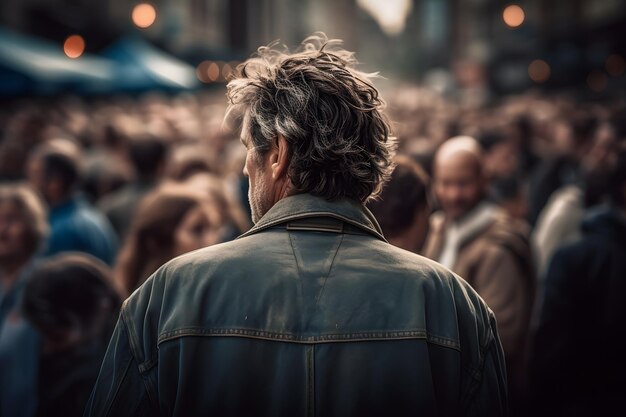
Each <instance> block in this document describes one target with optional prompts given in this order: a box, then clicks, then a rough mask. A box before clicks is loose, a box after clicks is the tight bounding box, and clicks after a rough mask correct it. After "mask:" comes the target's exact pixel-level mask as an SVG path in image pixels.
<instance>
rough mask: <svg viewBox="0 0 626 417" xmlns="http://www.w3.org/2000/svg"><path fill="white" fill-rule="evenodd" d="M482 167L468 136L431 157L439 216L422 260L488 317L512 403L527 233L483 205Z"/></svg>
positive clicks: (526, 278)
mask: <svg viewBox="0 0 626 417" xmlns="http://www.w3.org/2000/svg"><path fill="white" fill-rule="evenodd" d="M482 162H483V156H482V150H481V148H480V145H479V144H478V142H477V141H476V140H475V139H474V138H471V137H468V136H460V137H455V138H452V139H449V140H448V141H446V142H445V143H444V144H443V145H442V146H441V147H440V148H439V150H438V151H437V154H436V155H435V161H434V167H433V190H434V193H435V195H436V197H437V200H438V203H439V206H440V208H441V211H439V212H436V213H434V214H433V215H432V216H431V224H430V227H431V230H430V234H429V236H428V240H427V242H426V246H425V250H424V254H425V255H426V256H427V257H429V258H431V259H434V260H436V261H438V262H440V263H441V264H443V265H445V266H447V267H449V268H451V269H452V270H453V271H454V272H456V273H457V274H459V275H460V276H461V277H463V278H464V279H465V280H467V281H468V283H469V284H470V285H471V286H472V287H473V288H474V289H475V290H476V291H477V292H478V293H479V294H480V296H481V297H482V298H483V299H484V300H485V301H486V302H487V305H489V307H491V309H492V310H493V311H494V313H495V315H496V320H497V322H498V331H499V333H500V337H501V340H502V346H503V348H504V353H505V356H506V359H507V369H508V375H509V391H510V394H511V397H512V398H511V400H513V401H514V400H515V397H516V396H518V395H519V393H520V390H521V389H522V388H521V387H522V386H523V380H524V377H523V368H524V366H523V352H524V345H525V342H526V336H527V332H528V324H529V319H530V312H531V307H532V305H531V304H532V298H533V297H532V295H533V294H534V271H533V267H532V265H533V264H532V259H531V252H530V246H529V243H528V227H527V226H526V225H525V224H524V223H522V222H521V221H520V220H515V219H513V218H512V217H510V216H509V215H508V214H506V212H505V211H504V210H503V209H501V208H499V207H497V206H496V205H494V204H492V203H491V202H489V201H488V200H487V199H486V191H487V180H486V177H485V175H484V171H483V163H482Z"/></svg>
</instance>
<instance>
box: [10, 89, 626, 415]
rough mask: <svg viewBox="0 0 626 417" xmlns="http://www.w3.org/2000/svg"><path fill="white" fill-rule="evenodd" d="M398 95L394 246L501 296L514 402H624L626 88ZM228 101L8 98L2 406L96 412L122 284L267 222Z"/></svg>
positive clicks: (389, 212)
mask: <svg viewBox="0 0 626 417" xmlns="http://www.w3.org/2000/svg"><path fill="white" fill-rule="evenodd" d="M384 96H386V97H387V99H388V115H389V116H390V119H391V120H392V121H393V133H394V135H395V136H396V140H397V145H398V156H397V157H396V163H397V167H396V169H395V171H394V173H393V176H392V179H391V180H390V182H389V183H388V184H387V186H386V187H385V189H384V191H383V195H382V197H381V198H380V199H379V200H377V201H373V202H370V203H369V207H370V209H371V210H372V212H373V213H374V214H375V216H376V218H377V219H378V220H379V222H380V224H381V227H382V229H383V231H384V233H385V236H386V237H387V239H388V240H389V241H390V242H391V243H393V244H395V245H397V246H400V247H402V248H404V249H406V250H409V251H412V252H416V253H419V254H422V255H424V256H427V257H429V258H432V259H435V260H436V261H438V262H440V263H442V264H444V265H446V266H447V267H449V268H450V269H452V270H453V271H454V272H455V273H457V274H458V275H459V276H461V277H462V278H464V279H465V280H466V281H468V282H469V284H470V285H472V287H473V288H474V289H476V290H477V292H478V293H479V294H480V295H481V296H482V297H483V299H484V300H485V301H486V302H487V304H488V305H489V306H490V307H491V308H492V310H493V311H494V312H495V315H496V318H497V320H498V329H499V333H500V337H501V342H502V345H503V347H504V351H505V355H506V361H507V371H508V383H509V397H510V400H511V408H512V412H513V413H514V414H516V415H525V414H529V415H536V414H540V413H546V414H550V415H590V411H591V410H596V411H598V410H602V407H607V408H606V409H607V410H611V408H610V407H611V406H612V405H614V404H617V403H618V401H619V400H620V398H621V396H623V389H624V382H623V381H624V375H626V369H624V368H625V367H626V365H625V364H626V361H625V360H624V359H623V358H622V356H623V352H624V351H626V345H625V343H626V342H625V341H626V335H625V334H624V333H625V331H624V328H625V326H623V324H622V323H621V322H622V321H623V320H624V319H626V307H625V306H626V303H623V302H622V301H621V294H622V293H623V290H625V289H626V288H625V279H624V278H626V153H625V149H626V147H625V144H626V141H625V139H626V108H625V107H624V103H619V102H618V103H606V102H591V103H588V102H580V101H577V100H575V99H573V98H571V97H567V96H557V97H546V96H542V95H539V94H536V93H528V94H525V95H522V96H516V97H510V98H506V99H502V100H500V101H499V102H497V103H494V104H490V105H488V106H481V107H472V106H462V105H459V104H457V103H456V102H455V101H454V100H449V99H446V98H444V97H442V96H440V95H438V94H436V93H434V92H432V91H430V90H426V89H421V88H417V87H412V86H408V87H402V88H397V89H395V90H394V91H391V92H389V94H384ZM225 108H226V99H225V97H224V95H223V93H222V92H220V93H217V92H208V93H198V94H193V95H192V94H189V95H186V94H185V95H177V96H164V95H158V94H149V95H146V96H142V97H134V98H129V97H109V98H93V99H88V100H86V99H79V98H75V97H67V98H55V99H30V100H24V101H16V102H12V103H11V105H10V106H4V107H0V415H3V416H4V415H7V416H9V415H10V416H32V415H40V416H47V415H64V416H74V415H82V409H83V407H84V405H85V403H86V401H87V398H88V396H89V394H90V391H91V387H92V386H93V383H94V381H95V379H96V377H97V374H98V372H99V367H100V362H101V360H102V357H103V355H104V352H105V350H106V346H107V343H108V338H109V337H110V334H111V332H112V329H113V325H114V324H115V321H116V319H117V313H118V311H119V308H120V306H121V303H122V302H123V300H124V299H125V298H126V297H127V296H128V295H129V294H131V293H132V292H133V291H134V290H135V289H136V288H138V287H139V286H140V285H141V284H142V283H143V282H144V281H145V280H146V279H147V278H148V277H149V276H150V275H151V274H152V273H153V272H154V271H155V270H156V269H157V268H158V267H159V266H160V265H162V264H163V263H165V262H167V261H169V260H170V259H173V258H174V257H176V256H178V255H181V254H183V253H186V252H189V251H193V250H195V249H199V248H201V247H204V246H208V245H214V244H218V243H220V242H225V241H229V240H232V239H234V238H236V237H237V236H238V235H239V234H241V233H243V232H245V231H246V230H248V229H249V228H250V227H251V222H250V213H249V207H248V203H247V187H248V181H247V179H246V178H245V177H244V176H243V173H242V168H243V165H244V160H245V154H246V153H245V148H244V147H243V146H242V145H241V144H240V142H239V138H238V132H236V131H230V130H228V129H226V128H225V127H224V126H223V116H224V112H225ZM598 398H602V400H603V403H602V404H598ZM598 407H600V408H598ZM539 409H540V410H541V411H538V410H539Z"/></svg>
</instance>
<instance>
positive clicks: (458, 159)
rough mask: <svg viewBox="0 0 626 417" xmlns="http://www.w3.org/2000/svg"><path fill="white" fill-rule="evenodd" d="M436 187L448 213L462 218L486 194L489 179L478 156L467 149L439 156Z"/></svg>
mask: <svg viewBox="0 0 626 417" xmlns="http://www.w3.org/2000/svg"><path fill="white" fill-rule="evenodd" d="M433 189H434V191H435V195H436V196H437V200H438V201H439V204H440V205H441V208H442V210H443V211H444V213H445V214H446V216H447V217H448V218H449V219H450V220H453V221H456V220H460V219H461V218H462V217H463V216H464V215H466V214H467V213H468V212H469V211H470V210H472V209H473V208H474V207H475V206H476V205H477V204H478V203H479V202H480V201H481V199H482V198H483V195H484V191H485V179H484V176H483V172H482V168H481V166H480V163H479V160H478V159H477V157H476V156H475V155H472V154H471V153H469V152H466V151H458V152H454V153H448V154H446V155H438V156H437V158H436V160H435V166H434V188H433Z"/></svg>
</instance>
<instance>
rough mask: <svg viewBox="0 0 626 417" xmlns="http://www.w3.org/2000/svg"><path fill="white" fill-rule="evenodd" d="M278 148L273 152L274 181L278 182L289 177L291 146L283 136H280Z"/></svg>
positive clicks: (277, 143)
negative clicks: (284, 177) (286, 176)
mask: <svg viewBox="0 0 626 417" xmlns="http://www.w3.org/2000/svg"><path fill="white" fill-rule="evenodd" d="M276 145H277V146H276V148H275V149H273V150H272V155H271V164H272V165H271V168H272V179H274V180H277V179H280V178H281V177H283V176H285V175H287V170H288V168H289V144H288V143H287V140H286V139H285V137H284V136H283V135H281V134H280V133H279V134H278V140H277V141H276Z"/></svg>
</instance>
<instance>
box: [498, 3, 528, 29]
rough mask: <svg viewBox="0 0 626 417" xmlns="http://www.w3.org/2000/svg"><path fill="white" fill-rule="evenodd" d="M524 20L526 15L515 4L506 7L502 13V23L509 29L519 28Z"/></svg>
mask: <svg viewBox="0 0 626 417" xmlns="http://www.w3.org/2000/svg"><path fill="white" fill-rule="evenodd" d="M525 18H526V15H525V14H524V9H522V8H521V7H520V6H518V5H517V4H511V5H510V6H507V7H506V8H505V9H504V11H503V12H502V19H504V23H505V24H506V25H507V26H508V27H511V28H516V27H518V26H520V25H521V24H522V23H524V19H525Z"/></svg>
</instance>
